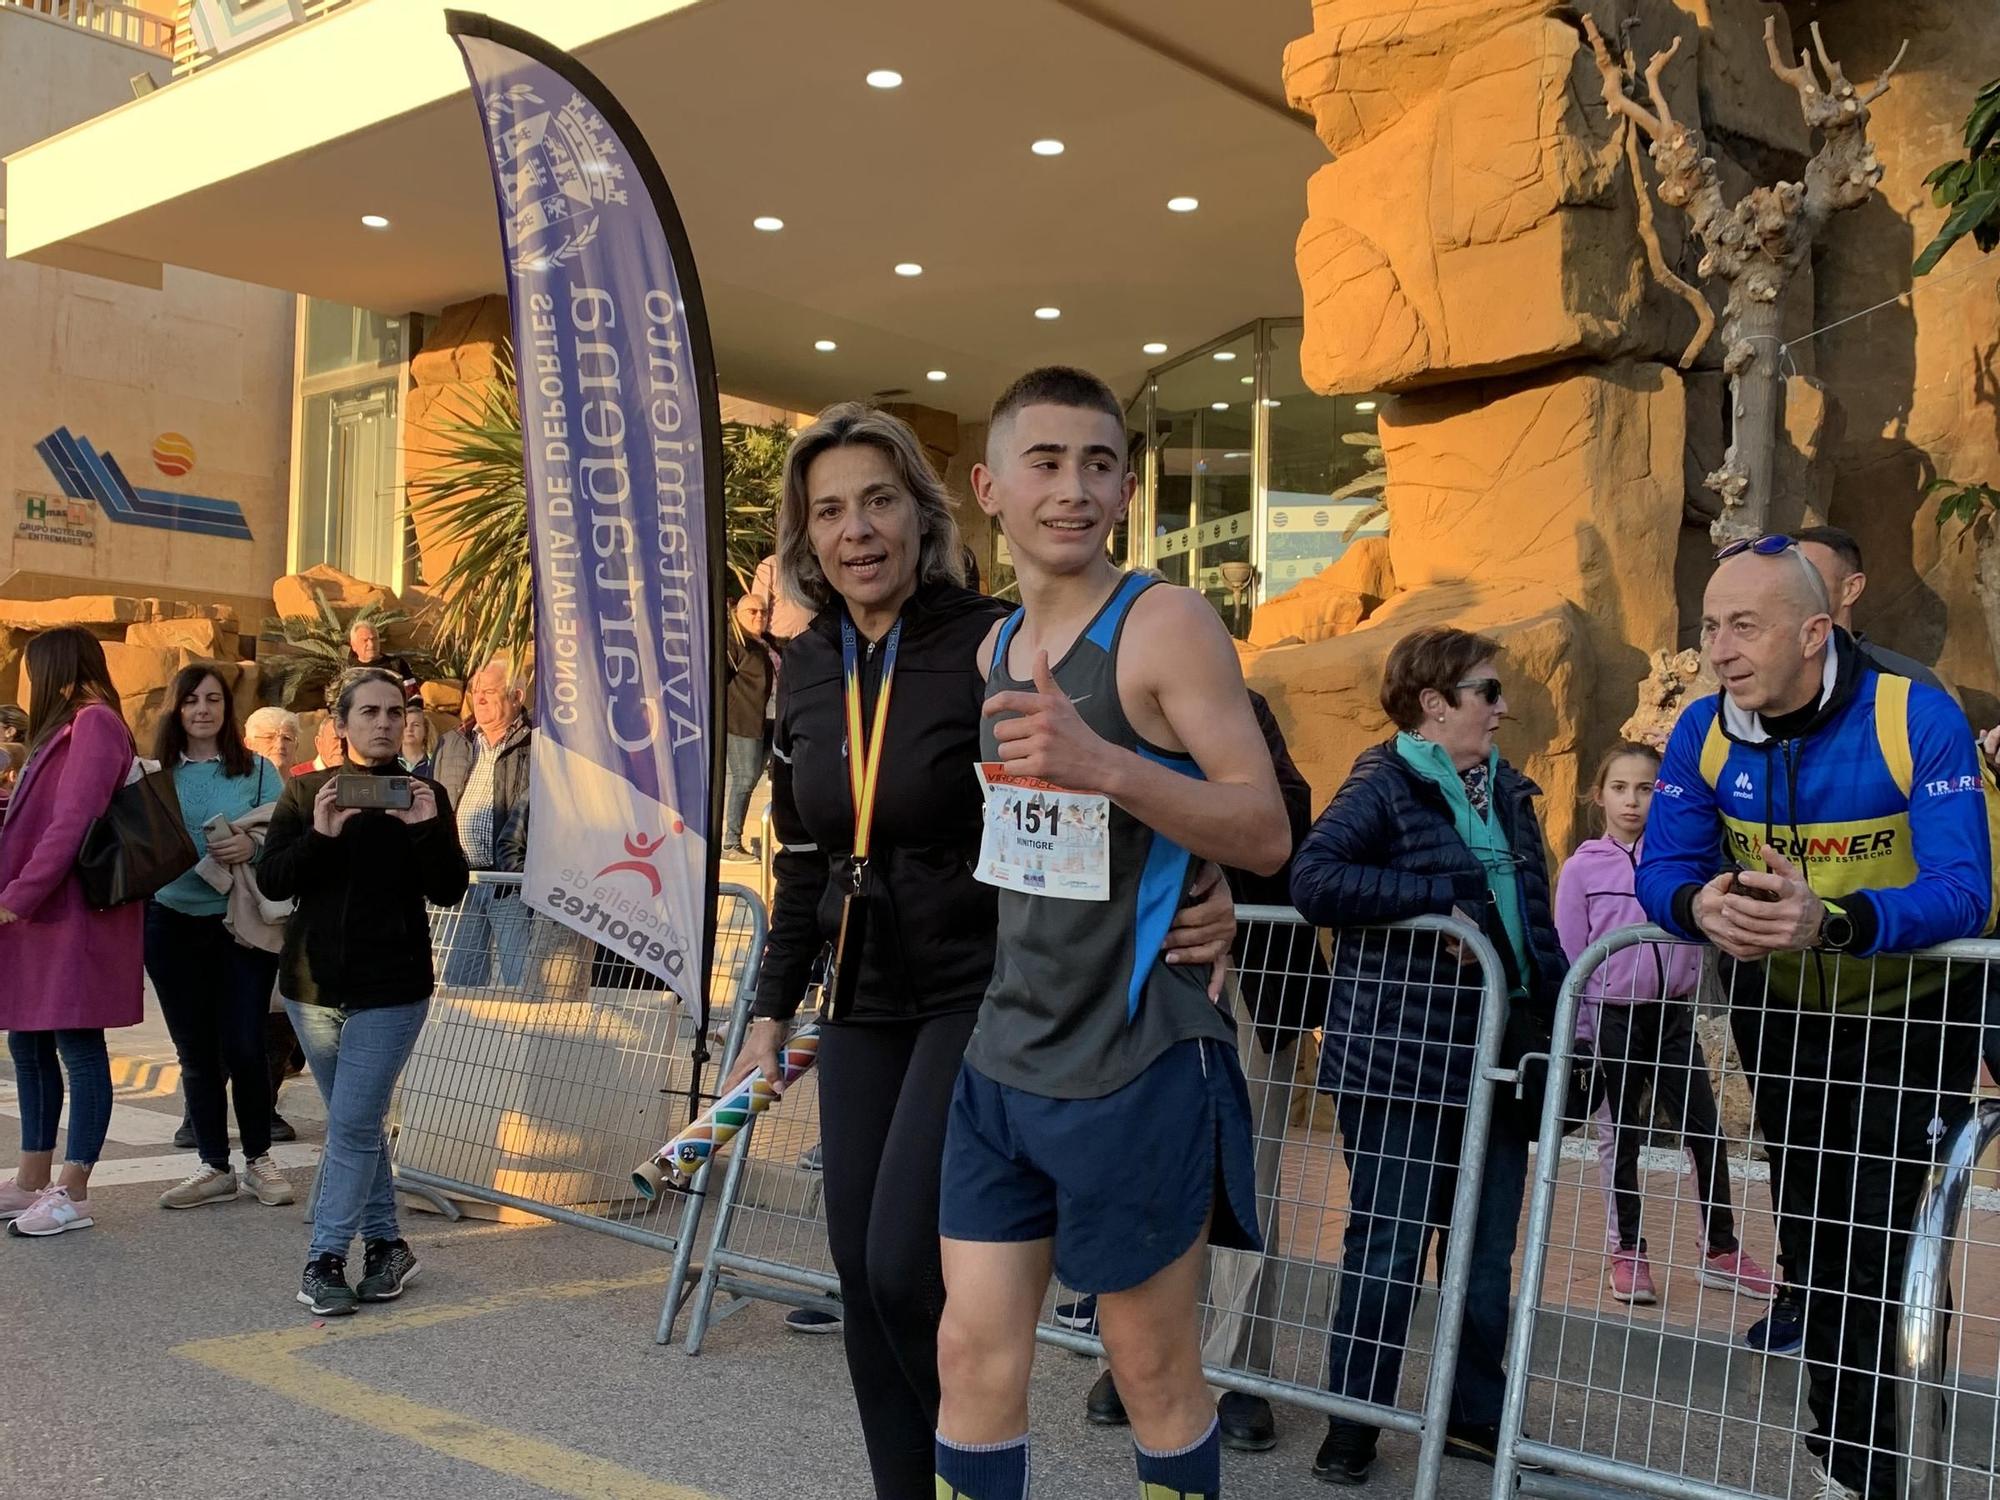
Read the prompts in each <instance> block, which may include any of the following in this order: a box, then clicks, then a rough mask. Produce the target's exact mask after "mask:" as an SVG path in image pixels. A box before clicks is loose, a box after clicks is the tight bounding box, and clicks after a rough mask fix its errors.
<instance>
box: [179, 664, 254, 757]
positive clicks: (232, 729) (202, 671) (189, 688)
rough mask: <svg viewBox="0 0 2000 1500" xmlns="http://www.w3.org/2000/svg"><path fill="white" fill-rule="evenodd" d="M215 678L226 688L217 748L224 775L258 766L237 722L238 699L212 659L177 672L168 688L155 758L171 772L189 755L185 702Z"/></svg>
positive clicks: (241, 727)
mask: <svg viewBox="0 0 2000 1500" xmlns="http://www.w3.org/2000/svg"><path fill="white" fill-rule="evenodd" d="M211 677H213V678H214V679H215V685H216V686H217V687H218V688H220V689H221V690H222V728H221V729H220V730H218V731H217V732H216V736H215V748H216V750H217V751H218V752H220V754H221V759H222V774H223V775H224V776H229V777H234V776H248V775H249V774H250V773H251V772H252V771H253V770H255V769H256V765H257V763H256V761H254V760H253V759H252V758H251V756H250V747H249V746H247V745H245V744H244V743H243V726H242V725H241V724H239V723H237V722H236V700H235V698H234V697H233V696H232V695H231V694H230V691H229V684H228V683H227V682H226V681H224V680H223V676H222V668H221V667H219V666H217V665H216V664H215V663H214V662H212V661H198V662H195V663H193V664H191V665H189V666H185V667H182V668H181V669H180V671H178V672H176V673H175V674H174V684H173V686H172V687H170V688H168V689H167V711H166V713H164V714H162V715H161V716H160V727H159V729H158V730H157V731H156V732H155V733H154V735H153V759H155V760H157V761H158V762H159V763H160V764H161V765H163V766H165V767H166V768H167V769H168V770H169V771H171V770H172V769H173V768H174V767H175V766H177V765H179V764H180V760H181V757H182V756H183V755H185V754H187V747H188V737H187V726H186V725H185V724H183V723H181V705H182V704H183V703H185V702H187V701H188V699H190V698H192V697H193V696H194V695H195V694H196V692H198V691H199V690H200V688H201V685H202V684H203V683H204V682H207V681H208V680H209V679H210V678H211Z"/></svg>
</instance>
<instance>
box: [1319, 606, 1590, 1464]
mask: <svg viewBox="0 0 2000 1500" xmlns="http://www.w3.org/2000/svg"><path fill="white" fill-rule="evenodd" d="M1499 649H1500V648H1499V647H1498V646H1497V645H1496V644H1495V643H1494V642H1492V641H1490V640H1488V639H1486V638H1485V637H1483V636H1477V635H1472V634H1469V633H1467V632H1466V631H1463V630H1453V629H1450V628H1448V627H1444V626H1435V627H1432V628H1429V629H1425V630H1419V631H1417V632H1415V633H1413V634H1411V635H1408V636H1405V637H1404V638H1403V639H1402V640H1401V641H1398V642H1397V643H1396V646H1395V648H1394V649H1393V650H1392V651H1391V652H1390V653H1389V660H1388V662H1387V664H1386V665H1385V667H1384V668H1383V673H1382V706H1383V708H1384V709H1386V710H1387V711H1388V714H1389V717H1390V718H1391V719H1392V720H1394V721H1395V723H1396V726H1397V728H1398V730H1399V731H1400V732H1399V733H1398V734H1397V735H1396V736H1395V738H1394V739H1392V740H1390V741H1389V742H1388V743H1386V744H1382V745H1375V746H1371V747H1370V748H1369V749H1367V750H1364V751H1362V752H1361V754H1360V756H1359V757H1357V758H1356V760H1355V762H1354V769H1353V771H1352V772H1351V773H1350V774H1349V776H1348V778H1347V782H1346V784H1345V785H1344V786H1342V787H1341V789H1340V791H1339V792H1338V793H1337V794H1336V795H1335V797H1334V799H1333V802H1332V803H1331V804H1330V805H1329V806H1328V807H1327V809H1326V811H1325V812H1323V813H1321V814H1320V817H1319V821H1318V822H1317V823H1316V824H1314V825H1313V830H1312V833H1311V834H1310V835H1308V836H1307V838H1306V841H1305V843H1304V844H1303V845H1302V846H1301V847H1300V849H1299V852H1298V854H1297V856H1296V858H1295V859H1294V860H1293V863H1292V902H1293V904H1294V905H1295V906H1297V907H1298V909H1299V911H1300V913H1301V914H1303V915H1304V916H1305V918H1306V920H1308V921H1310V922H1312V923H1314V924H1316V925H1318V926H1322V927H1372V926H1378V925H1379V924H1382V923H1386V922H1395V921H1399V920H1401V919H1403V918H1405V917H1415V916H1425V915H1429V916H1450V915H1455V916H1458V917H1460V918H1463V919H1464V920H1466V921H1468V922H1470V923H1472V924H1473V925H1475V926H1477V927H1479V928H1480V929H1481V930H1482V931H1483V932H1484V933H1485V935H1486V936H1487V938H1488V939H1489V940H1491V942H1492V944H1493V947H1494V949H1495V950H1496V951H1497V952H1498V953H1499V954H1500V957H1501V961H1502V963H1503V965H1504V966H1505V969H1506V985H1507V989H1508V992H1509V995H1510V998H1511V1002H1512V1003H1513V1004H1515V1005H1521V1006H1538V1007H1549V1006H1552V1005H1553V1004H1554V1000H1555V995H1556V990H1557V989H1558V987H1559V986H1560V985H1561V983H1562V978H1563V972H1564V970H1565V969H1566V968H1567V963H1566V961H1565V959H1564V957H1563V951H1562V943H1561V941H1560V940H1559V939H1558V937H1557V935H1556V928H1555V916H1554V910H1553V907H1552V906H1551V903H1550V899H1549V875H1548V856H1547V853H1546V851H1545V849H1544V848H1543V844H1542V833H1541V828H1540V826H1539V825H1538V824H1537V823H1536V821H1535V811H1534V806H1533V798H1535V797H1536V796H1538V795H1540V789H1539V788H1538V787H1536V786H1535V784H1534V783H1533V782H1531V781H1529V780H1527V779H1526V778H1525V777H1523V776H1522V775H1521V774H1520V773H1519V772H1518V771H1516V770H1515V769H1514V768H1513V767H1512V766H1510V765H1508V764H1507V763H1506V762H1505V761H1503V760H1501V759H1500V756H1499V752H1498V751H1497V750H1496V749H1494V746H1493V736H1494V732H1495V731H1496V730H1497V729H1498V728H1499V727H1500V721H1501V720H1502V719H1503V718H1505V717H1506V714H1507V700H1506V698H1505V697H1504V696H1502V693H1501V686H1500V678H1499V675H1498V671H1497V669H1496V667H1495V665H1494V657H1495V656H1497V655H1498V654H1499ZM1454 946H1455V945H1451V944H1449V943H1446V944H1439V943H1436V942H1431V941H1426V940H1424V939H1423V938H1421V937H1416V936H1413V935H1411V934H1409V933H1385V932H1379V931H1378V932H1373V933H1357V934H1354V935H1352V936H1347V935H1341V936H1339V937H1337V939H1336V943H1335V955H1334V976H1335V977H1334V986H1333V997H1332V1003H1331V1005H1330V1007H1329V1010H1328V1015H1327V1021H1326V1034H1325V1043H1324V1050H1323V1052H1322V1054H1321V1060H1320V1084H1321V1087H1323V1088H1325V1089H1328V1090H1330V1091H1332V1093H1333V1094H1334V1096H1335V1100H1334V1102H1335V1110H1336V1113H1337V1114H1338V1116H1339V1119H1340V1135H1341V1145H1342V1147H1343V1150H1344V1152H1345V1154H1346V1158H1347V1169H1348V1179H1349V1184H1348V1193H1349V1200H1350V1207H1349V1213H1348V1219H1347V1230H1346V1237H1345V1241H1344V1244H1343V1248H1342V1257H1341V1277H1340V1298H1339V1303H1338V1305H1337V1307H1336V1308H1335V1311H1334V1320H1333V1330H1332V1337H1331V1340H1330V1342H1329V1346H1328V1355H1327V1364H1328V1372H1327V1385H1328V1388H1329V1389H1331V1390H1334V1391H1338V1392H1340V1393H1341V1394H1343V1395H1348V1396H1353V1397H1356V1398H1358V1399H1360V1400H1364V1401H1371V1402H1376V1403H1378V1404H1381V1405H1385V1406H1386V1405H1393V1404H1394V1402H1395V1398H1396V1386H1397V1382H1398V1380H1399V1379H1400V1377H1401V1374H1402V1363H1403V1345H1404V1342H1405V1340H1406V1338H1407V1337H1408V1333H1409V1325H1410V1311H1411V1307H1412V1306H1413V1304H1414V1302H1415V1300H1416V1292H1417V1284H1418V1280H1419V1277H1420V1276H1421V1274H1422V1268H1423V1263H1424V1259H1425V1254H1426V1251H1427V1248H1428V1246H1429V1242H1430V1237H1431V1232H1432V1230H1433V1229H1434V1228H1441V1227H1443V1225H1444V1223H1445V1221H1446V1219H1447V1218H1448V1216H1449V1213H1450V1208H1451V1202H1452V1194H1453V1192H1454V1191H1455V1190H1456V1187H1457V1181H1458V1172H1457V1163H1458V1161H1459V1155H1460V1144H1461V1140H1462V1137H1463V1134H1464V1129H1465V1104H1466V1099H1467V1096H1468V1093H1469V1091H1470V1088H1471V1080H1472V1068H1473V1053H1474V1047H1475V1043H1476V1040H1477V1034H1478V1028H1479V1009H1480V1005H1479V996H1480V990H1479V986H1478V985H1477V984H1474V983H1468V982H1466V981H1465V980H1464V979H1462V978H1461V977H1460V974H1459V960H1458V958H1457V956H1456V955H1454V954H1453V953H1452V952H1451V951H1450V950H1451V948H1452V947H1454ZM1528 1133H1529V1122H1527V1121H1526V1120H1525V1119H1524V1118H1523V1117H1522V1114H1521V1112H1520V1111H1519V1110H1518V1109H1515V1108H1513V1107H1512V1106H1510V1105H1509V1104H1508V1103H1506V1102H1505V1101H1503V1100H1496V1101H1495V1108H1494V1111H1493V1117H1492V1130H1491V1134H1490V1136H1489V1138H1488V1144H1487V1154H1486V1161H1485V1176H1484V1179H1483V1186H1482V1190H1481V1193H1480V1200H1479V1218H1478V1224H1477V1228H1476V1230H1475V1233H1474V1239H1473V1247H1474V1248H1473V1251H1472V1267H1471V1274H1470V1278H1469V1285H1468V1288H1467V1294H1466V1304H1465V1321H1464V1328H1463V1332H1462V1342H1461V1345H1460V1351H1459V1358H1458V1375H1457V1384H1456V1389H1455V1390H1454V1391H1453V1393H1452V1407H1451V1416H1450V1422H1449V1436H1448V1438H1447V1443H1446V1450H1445V1451H1446V1452H1447V1453H1448V1454H1453V1455H1456V1456H1458V1457H1463V1458H1483V1459H1485V1461H1487V1462H1489V1463H1490V1462H1491V1461H1492V1454H1493V1445H1494V1443H1495V1442H1496V1441H1497V1438H1498V1432H1499V1421H1500V1400H1501V1395H1502V1391H1503V1388H1504V1384H1505V1375H1504V1372H1503V1371H1502V1369H1501V1358H1502V1356H1503V1354H1504V1353H1505V1349H1506V1342H1507V1308H1508V1299H1509V1296H1510V1294H1511V1285H1510V1280H1511V1276H1512V1267H1513V1255H1514V1241H1515V1239H1516V1237H1517V1235H1518V1232H1519V1225H1520V1219H1521V1194H1522V1189H1523V1187H1524V1185H1525V1183H1526V1180H1527V1165H1528ZM1376 1435H1377V1429H1376V1428H1374V1427H1371V1426H1368V1425H1366V1424H1363V1423H1359V1422H1354V1421H1350V1420H1348V1419H1347V1418H1344V1417H1334V1418H1331V1419H1330V1420H1329V1422H1328V1424H1327V1436H1326V1441H1325V1442H1324V1443H1323V1444H1322V1445H1321V1447H1320V1451H1319V1456H1318V1458H1317V1459H1316V1460H1315V1461H1314V1464H1313V1472H1314V1473H1315V1474H1317V1475H1319V1476H1320V1477H1321V1478H1322V1479H1326V1480H1330V1481H1332V1482H1333V1483H1336V1484H1359V1483H1361V1482H1362V1480H1363V1479H1365V1478H1366V1477H1367V1473H1368V1466H1369V1465H1370V1463H1372V1462H1373V1461H1374V1457H1375V1439H1376Z"/></svg>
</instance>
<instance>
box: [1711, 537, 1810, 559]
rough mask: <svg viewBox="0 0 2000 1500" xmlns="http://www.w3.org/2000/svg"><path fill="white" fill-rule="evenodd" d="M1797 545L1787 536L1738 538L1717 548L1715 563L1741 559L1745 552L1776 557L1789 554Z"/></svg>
mask: <svg viewBox="0 0 2000 1500" xmlns="http://www.w3.org/2000/svg"><path fill="white" fill-rule="evenodd" d="M1796 546H1798V543H1797V542H1795V541H1794V540H1792V538H1790V537H1788V536H1782V535H1774V536H1760V537H1747V536H1743V537H1738V538H1737V539H1736V540H1735V541H1733V542H1729V543H1726V544H1725V545H1724V546H1722V547H1720V548H1718V549H1717V550H1716V554H1715V560H1716V561H1717V562H1728V561H1729V559H1730V558H1732V557H1741V556H1742V555H1743V554H1744V553H1746V552H1754V553H1756V554H1757V555H1758V556H1759V557H1776V556H1777V555H1778V554H1779V553H1781V552H1789V551H1790V550H1791V549H1792V548H1794V547H1796Z"/></svg>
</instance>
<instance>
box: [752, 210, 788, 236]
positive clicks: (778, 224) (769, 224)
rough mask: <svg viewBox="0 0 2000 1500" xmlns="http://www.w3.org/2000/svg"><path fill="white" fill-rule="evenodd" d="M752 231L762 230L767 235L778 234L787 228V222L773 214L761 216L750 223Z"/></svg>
mask: <svg viewBox="0 0 2000 1500" xmlns="http://www.w3.org/2000/svg"><path fill="white" fill-rule="evenodd" d="M750 227H751V228H752V229H761V230H763V231H764V233H766V234H776V233H777V232H778V231H779V230H780V229H783V228H784V227H785V221H784V220H783V219H780V218H777V217H775V216H774V215H771V214H759V215H757V217H756V218H754V219H752V220H751V221H750Z"/></svg>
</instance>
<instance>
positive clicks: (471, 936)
mask: <svg viewBox="0 0 2000 1500" xmlns="http://www.w3.org/2000/svg"><path fill="white" fill-rule="evenodd" d="M532 916H533V913H532V912H530V911H529V910H528V905H527V903H526V902H525V901H523V900H522V899H521V884H520V882H519V881H508V882H507V883H506V884H504V885H501V884H494V883H490V882H486V881H474V882H473V883H472V885H471V886H470V887H469V888H468V889H467V890H466V893H465V899H464V900H463V901H461V902H460V903H459V906H458V910H457V911H456V912H455V913H451V914H448V915H447V916H446V917H445V920H446V921H447V922H450V923H452V924H453V925H452V927H451V928H450V932H451V935H452V936H451V946H450V947H449V948H447V949H446V950H445V956H444V981H443V982H444V983H446V984H448V985H451V986H453V987H454V988H458V989H463V988H464V987H466V986H467V985H485V984H491V983H492V982H493V959H494V957H495V956H496V955H497V956H498V958H499V960H500V982H501V983H502V984H503V985H505V986H507V987H508V988H509V989H516V988H518V987H519V986H520V983H521V974H522V971H523V970H525V969H526V968H527V965H528V926H529V919H530V917H532Z"/></svg>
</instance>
